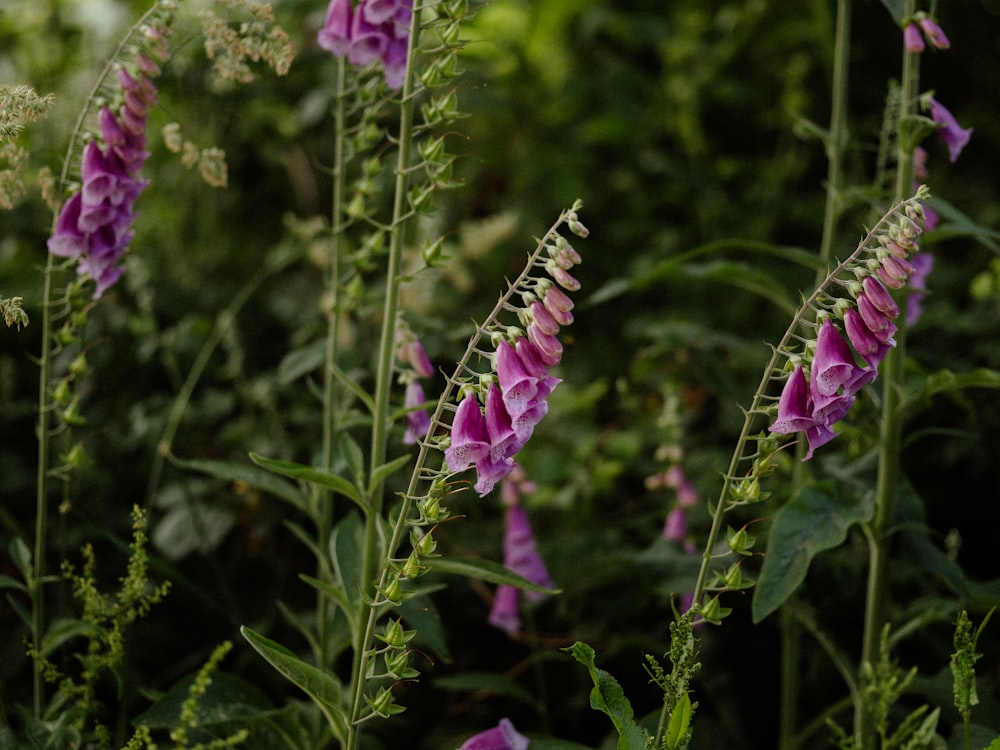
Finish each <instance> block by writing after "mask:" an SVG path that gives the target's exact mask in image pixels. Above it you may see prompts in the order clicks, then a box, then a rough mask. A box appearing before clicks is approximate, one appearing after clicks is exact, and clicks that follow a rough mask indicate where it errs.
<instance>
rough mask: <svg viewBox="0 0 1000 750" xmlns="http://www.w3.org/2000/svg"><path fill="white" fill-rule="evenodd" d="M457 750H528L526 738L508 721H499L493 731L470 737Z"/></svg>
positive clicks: (488, 730) (489, 730)
mask: <svg viewBox="0 0 1000 750" xmlns="http://www.w3.org/2000/svg"><path fill="white" fill-rule="evenodd" d="M458 750H528V738H527V737H525V736H524V735H523V734H520V733H518V731H517V730H516V729H514V725H513V724H511V723H510V719H500V723H499V724H497V726H495V727H494V728H493V729H487V730H486V731H485V732H480V733H479V734H477V735H476V736H475V737H470V738H469V739H468V740H466V741H465V743H464V744H463V745H462V747H460V748H459V749H458Z"/></svg>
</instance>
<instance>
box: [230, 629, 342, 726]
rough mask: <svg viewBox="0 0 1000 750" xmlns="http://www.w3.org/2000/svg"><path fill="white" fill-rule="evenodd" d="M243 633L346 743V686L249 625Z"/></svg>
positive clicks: (256, 649)
mask: <svg viewBox="0 0 1000 750" xmlns="http://www.w3.org/2000/svg"><path fill="white" fill-rule="evenodd" d="M240 633H242V634H243V637H244V638H246V640H247V642H249V643H250V645H251V646H253V648H254V650H255V651H256V652H257V653H258V654H260V655H261V656H263V657H264V660H265V661H267V663H268V664H270V665H271V666H272V667H274V668H275V669H276V670H277V671H278V672H279V673H280V674H281V675H282V676H284V677H285V679H287V680H288V681H289V682H291V683H292V684H293V685H295V686H296V687H298V688H299V689H300V690H302V691H303V692H304V693H306V694H307V695H308V696H309V697H310V698H312V700H313V702H314V703H315V704H316V705H317V706H318V707H319V708H320V710H321V711H322V712H323V713H324V715H325V716H326V717H327V720H328V721H329V722H330V728H331V729H332V730H333V731H334V734H336V735H337V738H338V739H340V740H341V741H343V740H344V739H346V737H347V723H348V719H347V715H346V714H345V713H344V710H343V703H342V700H343V686H342V685H341V684H340V682H339V681H338V680H337V678H336V677H334V676H333V675H332V674H329V673H327V672H324V671H323V670H322V669H317V668H316V667H314V666H313V665H312V664H307V663H306V662H304V661H302V660H301V659H299V658H298V657H297V656H296V655H295V654H293V653H292V652H291V651H289V650H288V649H287V648H285V647H284V646H282V645H281V644H279V643H276V642H275V641H272V640H270V639H269V638H265V637H264V636H262V635H260V634H259V633H256V632H254V631H253V630H251V629H250V628H248V627H246V626H245V625H244V626H243V627H241V628H240Z"/></svg>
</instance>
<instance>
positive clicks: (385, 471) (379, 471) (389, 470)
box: [368, 454, 412, 497]
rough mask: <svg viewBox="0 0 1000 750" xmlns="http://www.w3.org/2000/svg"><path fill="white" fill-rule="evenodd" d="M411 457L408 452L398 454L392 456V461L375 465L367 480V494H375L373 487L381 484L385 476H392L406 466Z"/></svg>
mask: <svg viewBox="0 0 1000 750" xmlns="http://www.w3.org/2000/svg"><path fill="white" fill-rule="evenodd" d="M411 458H412V456H411V455H409V454H407V455H405V456H399V457H398V458H394V459H393V460H392V461H388V462H387V463H384V464H382V465H381V466H378V467H376V468H375V470H374V471H373V472H372V476H371V479H370V480H368V495H369V496H372V497H373V496H374V495H375V489H376V488H377V487H378V486H379V485H381V484H382V482H384V481H385V480H386V478H387V477H390V476H392V475H393V474H395V473H396V472H397V471H399V470H400V469H402V468H403V467H404V466H406V464H408V463H409V462H410V459H411Z"/></svg>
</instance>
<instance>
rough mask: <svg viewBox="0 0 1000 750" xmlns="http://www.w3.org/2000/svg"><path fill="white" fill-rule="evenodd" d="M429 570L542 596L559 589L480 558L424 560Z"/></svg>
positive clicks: (554, 592) (555, 592) (556, 592)
mask: <svg viewBox="0 0 1000 750" xmlns="http://www.w3.org/2000/svg"><path fill="white" fill-rule="evenodd" d="M421 562H423V563H425V564H426V565H427V567H428V568H430V569H431V570H436V571H438V572H439V573H451V574H453V575H458V576H467V577H469V578H476V579H478V580H480V581H486V582H487V583H495V584H498V585H500V584H506V585H508V586H516V587H517V588H519V589H525V590H527V591H537V592H539V593H542V594H558V593H559V592H560V590H559V589H547V588H545V587H544V586H539V585H538V584H537V583H532V582H531V581H529V580H528V579H527V578H523V577H522V576H519V575H518V574H517V573H515V572H514V571H513V570H511V569H510V568H506V567H504V566H503V565H501V564H500V563H497V562H493V561H492V560H486V559H484V558H480V557H461V558H456V557H437V558H433V559H429V560H422V561H421Z"/></svg>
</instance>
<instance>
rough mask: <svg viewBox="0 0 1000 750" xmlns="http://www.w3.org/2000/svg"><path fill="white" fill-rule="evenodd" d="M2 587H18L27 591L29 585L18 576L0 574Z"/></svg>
mask: <svg viewBox="0 0 1000 750" xmlns="http://www.w3.org/2000/svg"><path fill="white" fill-rule="evenodd" d="M0 589H18V590H19V591H27V590H28V587H27V586H25V585H24V584H23V583H21V582H20V581H18V580H17V579H16V578H11V577H10V576H3V575H0Z"/></svg>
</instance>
